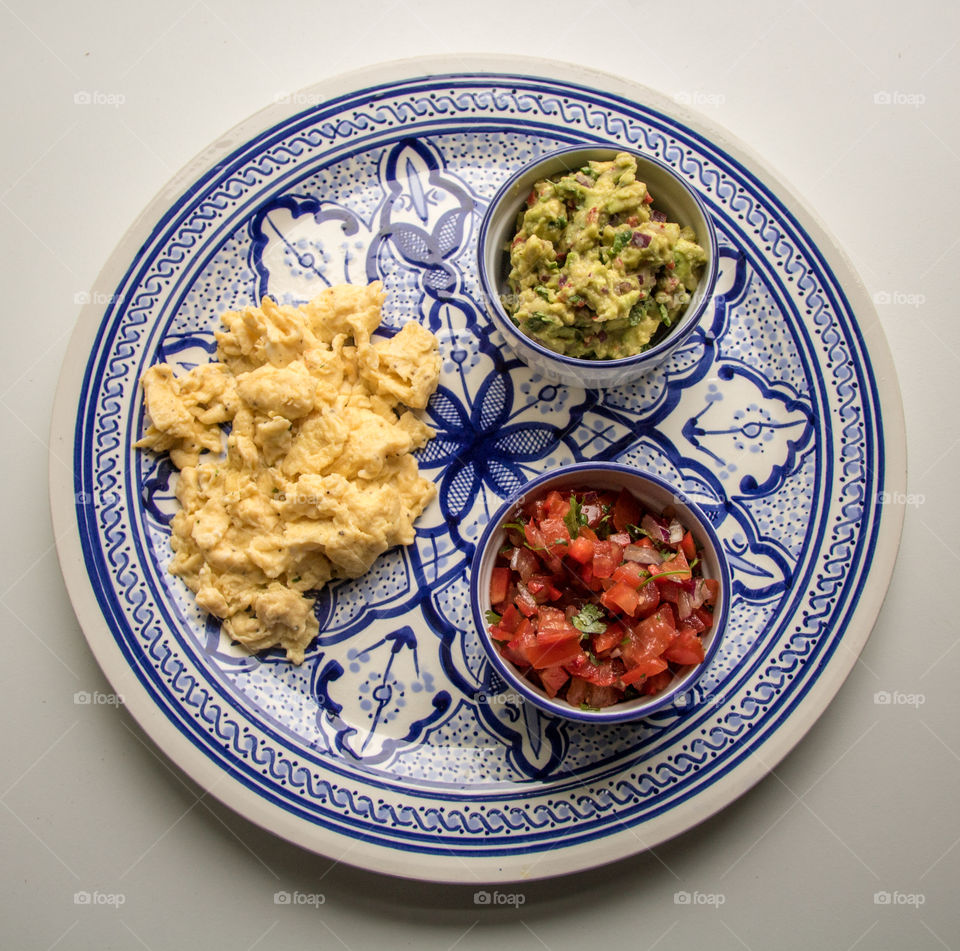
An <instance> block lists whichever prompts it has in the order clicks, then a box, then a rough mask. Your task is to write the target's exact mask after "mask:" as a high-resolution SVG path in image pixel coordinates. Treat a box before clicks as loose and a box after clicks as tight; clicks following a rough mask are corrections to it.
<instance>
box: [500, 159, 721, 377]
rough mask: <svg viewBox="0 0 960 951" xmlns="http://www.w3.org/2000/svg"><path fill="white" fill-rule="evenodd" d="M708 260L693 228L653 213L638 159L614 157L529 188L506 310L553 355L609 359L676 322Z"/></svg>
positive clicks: (629, 352)
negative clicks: (638, 166)
mask: <svg viewBox="0 0 960 951" xmlns="http://www.w3.org/2000/svg"><path fill="white" fill-rule="evenodd" d="M706 261H707V254H706V252H705V251H704V250H703V248H702V247H701V246H700V245H699V244H697V238H696V235H695V234H694V232H693V230H692V229H691V228H689V227H681V226H680V225H679V224H678V223H677V222H674V221H668V220H667V216H666V214H664V213H663V212H662V211H658V210H657V209H655V208H654V207H653V198H652V197H651V195H650V193H649V192H648V191H647V186H646V184H645V183H644V182H640V181H637V161H636V159H635V158H634V157H633V156H632V155H629V154H627V153H626V152H621V153H619V154H618V155H617V156H616V157H615V158H613V159H612V160H611V161H607V162H598V161H592V162H588V163H587V164H586V165H584V166H583V167H582V168H580V169H577V170H575V171H572V172H569V173H567V174H565V175H558V176H555V177H553V178H549V179H543V180H542V181H538V182H537V183H536V184H535V185H534V186H533V189H532V190H531V192H530V195H529V196H528V198H527V206H526V208H524V209H523V210H522V211H521V212H520V214H519V215H518V218H517V231H516V234H515V236H514V238H513V241H512V242H511V244H510V274H509V277H508V283H509V285H510V291H511V293H510V295H508V297H507V298H506V299H505V301H504V305H505V307H506V309H507V312H508V313H509V314H510V317H511V319H512V320H513V322H514V323H515V324H516V325H517V327H518V328H519V329H520V330H521V331H522V332H523V333H525V334H526V335H527V336H528V337H531V338H532V339H534V340H536V341H537V342H538V343H540V344H542V345H543V346H545V347H547V348H549V349H550V350H553V351H555V352H557V353H562V354H566V355H567V356H571V357H581V358H586V359H595V360H616V359H620V358H622V357H629V356H633V355H635V354H638V353H642V352H643V351H644V350H646V349H648V348H649V347H650V346H651V345H652V344H653V343H654V342H656V341H655V338H658V334H659V335H662V333H665V332H666V331H667V330H669V328H670V327H672V326H673V324H674V323H676V321H677V320H678V319H679V318H680V316H681V314H682V313H683V311H684V310H685V308H686V306H687V303H688V302H689V300H690V295H691V293H692V292H693V291H694V290H695V289H696V286H697V283H698V281H699V279H700V273H701V270H702V268H703V266H704V265H705V264H706Z"/></svg>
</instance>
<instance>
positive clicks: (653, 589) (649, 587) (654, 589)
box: [636, 581, 660, 617]
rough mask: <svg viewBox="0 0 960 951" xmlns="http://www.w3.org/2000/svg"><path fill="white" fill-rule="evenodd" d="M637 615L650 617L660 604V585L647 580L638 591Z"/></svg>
mask: <svg viewBox="0 0 960 951" xmlns="http://www.w3.org/2000/svg"><path fill="white" fill-rule="evenodd" d="M637 597H638V598H639V600H638V602H637V612H636V613H637V617H650V615H651V614H653V612H654V611H656V610H657V608H658V607H659V606H660V585H658V584H654V583H653V582H652V581H647V582H646V583H645V584H641V585H640V588H639V590H638V591H637Z"/></svg>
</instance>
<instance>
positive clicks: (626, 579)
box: [613, 561, 647, 588]
mask: <svg viewBox="0 0 960 951" xmlns="http://www.w3.org/2000/svg"><path fill="white" fill-rule="evenodd" d="M646 577H647V575H646V572H645V571H644V569H643V568H642V567H641V566H640V565H638V564H637V563H636V562H635V561H625V562H624V563H623V564H622V565H620V566H619V567H618V568H617V570H616V571H615V572H614V573H613V580H614V581H622V582H623V583H624V584H628V585H630V587H631V588H639V587H640V582H641V581H643V580H644V579H645V578H646Z"/></svg>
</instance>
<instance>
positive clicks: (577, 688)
mask: <svg viewBox="0 0 960 951" xmlns="http://www.w3.org/2000/svg"><path fill="white" fill-rule="evenodd" d="M589 686H590V685H589V684H588V683H587V682H586V681H585V680H581V679H580V678H579V677H572V678H571V680H570V686H569V687H567V703H569V704H570V705H571V706H574V707H579V706H580V704H581V703H583V702H584V700H585V699H586V696H587V688H588V687H589Z"/></svg>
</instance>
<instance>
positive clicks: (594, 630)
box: [570, 604, 607, 634]
mask: <svg viewBox="0 0 960 951" xmlns="http://www.w3.org/2000/svg"><path fill="white" fill-rule="evenodd" d="M570 623H571V624H573V626H574V627H575V628H576V629H577V630H578V631H582V632H583V633H584V634H602V633H603V632H604V631H605V630H606V629H607V622H606V621H605V620H603V609H602V608H599V607H597V605H595V604H585V605H584V606H583V607H582V608H581V609H580V612H579V613H578V614H574V616H573V617H572V618H571V619H570Z"/></svg>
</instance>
